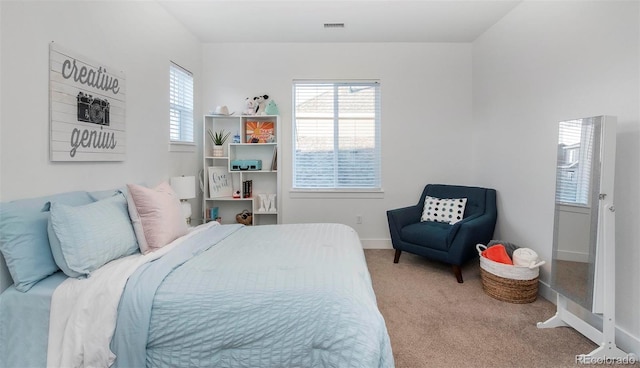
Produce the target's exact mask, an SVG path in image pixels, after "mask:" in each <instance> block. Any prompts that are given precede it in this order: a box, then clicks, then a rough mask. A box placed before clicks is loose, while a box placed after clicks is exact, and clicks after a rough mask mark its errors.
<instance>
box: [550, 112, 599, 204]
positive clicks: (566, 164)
mask: <svg viewBox="0 0 640 368" xmlns="http://www.w3.org/2000/svg"><path fill="white" fill-rule="evenodd" d="M593 134H594V130H593V125H592V124H583V122H582V120H581V119H580V120H570V121H563V122H561V123H560V129H559V138H558V164H557V173H556V180H557V182H556V187H557V191H556V202H558V203H563V204H568V205H576V206H589V190H590V186H591V183H590V180H591V179H590V178H591V167H592V163H593Z"/></svg>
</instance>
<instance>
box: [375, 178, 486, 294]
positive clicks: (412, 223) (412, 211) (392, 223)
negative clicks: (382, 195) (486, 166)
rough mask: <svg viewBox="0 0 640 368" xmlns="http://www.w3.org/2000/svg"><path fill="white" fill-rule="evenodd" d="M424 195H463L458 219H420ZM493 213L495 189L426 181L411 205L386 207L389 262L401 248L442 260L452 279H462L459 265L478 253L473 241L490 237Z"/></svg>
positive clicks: (396, 256)
mask: <svg viewBox="0 0 640 368" xmlns="http://www.w3.org/2000/svg"><path fill="white" fill-rule="evenodd" d="M426 196H430V197H435V198H467V203H466V207H465V210H464V215H463V218H462V220H461V221H459V222H456V223H455V224H453V225H450V224H448V223H444V222H432V221H424V222H421V221H420V220H421V217H422V211H423V208H424V201H425V197H426ZM497 217H498V211H497V208H496V191H495V189H488V188H480V187H465V186H457V185H443V184H429V185H427V186H426V187H425V188H424V191H423V192H422V196H421V197H420V201H419V202H418V204H416V205H415V206H411V207H404V208H399V209H394V210H389V211H387V219H388V221H389V232H390V233H391V243H392V244H393V248H394V249H395V250H396V253H395V257H394V259H393V263H398V260H399V259H400V254H401V253H402V251H407V252H409V253H413V254H417V255H420V256H423V257H427V258H430V259H433V260H436V261H440V262H445V263H448V264H450V265H452V266H453V273H454V274H455V276H456V279H457V280H458V282H459V283H462V282H463V280H462V270H461V269H460V266H462V265H463V264H464V263H465V262H467V261H469V260H470V259H474V258H477V257H478V251H477V250H476V244H478V243H481V244H487V243H488V242H489V241H490V240H491V238H492V237H493V231H494V229H495V226H496V220H497Z"/></svg>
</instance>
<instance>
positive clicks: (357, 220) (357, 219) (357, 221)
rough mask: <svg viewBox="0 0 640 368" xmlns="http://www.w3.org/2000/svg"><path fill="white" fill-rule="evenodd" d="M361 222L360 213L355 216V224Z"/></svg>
mask: <svg viewBox="0 0 640 368" xmlns="http://www.w3.org/2000/svg"><path fill="white" fill-rule="evenodd" d="M361 223H362V215H357V216H356V224H361Z"/></svg>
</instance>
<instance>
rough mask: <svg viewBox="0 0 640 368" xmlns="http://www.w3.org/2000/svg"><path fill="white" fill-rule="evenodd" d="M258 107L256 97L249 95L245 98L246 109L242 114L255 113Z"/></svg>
mask: <svg viewBox="0 0 640 368" xmlns="http://www.w3.org/2000/svg"><path fill="white" fill-rule="evenodd" d="M257 107H258V104H257V103H256V101H255V97H254V98H249V97H247V98H245V100H244V111H243V112H242V114H243V115H255V114H256V110H257Z"/></svg>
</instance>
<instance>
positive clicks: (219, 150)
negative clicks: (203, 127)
mask: <svg viewBox="0 0 640 368" xmlns="http://www.w3.org/2000/svg"><path fill="white" fill-rule="evenodd" d="M222 156H224V148H223V147H222V146H213V157H222Z"/></svg>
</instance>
